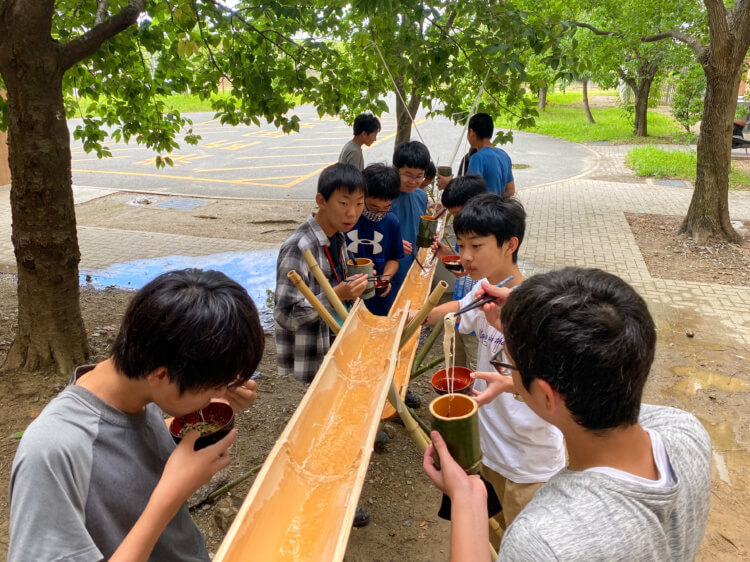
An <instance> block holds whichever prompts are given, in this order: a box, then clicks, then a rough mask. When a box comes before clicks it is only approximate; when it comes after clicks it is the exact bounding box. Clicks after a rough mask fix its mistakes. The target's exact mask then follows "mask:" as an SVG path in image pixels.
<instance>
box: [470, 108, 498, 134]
mask: <svg viewBox="0 0 750 562" xmlns="http://www.w3.org/2000/svg"><path fill="white" fill-rule="evenodd" d="M469 129H471V130H472V131H474V132H475V133H476V135H477V136H478V137H479V138H480V139H488V138H490V137H491V136H492V131H494V130H495V124H494V123H493V122H492V117H490V116H489V114H487V113H477V114H476V115H472V116H471V119H469Z"/></svg>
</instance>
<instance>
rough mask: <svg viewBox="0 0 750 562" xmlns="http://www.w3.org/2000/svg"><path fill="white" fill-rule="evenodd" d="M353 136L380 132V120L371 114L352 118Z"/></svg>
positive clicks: (361, 114)
mask: <svg viewBox="0 0 750 562" xmlns="http://www.w3.org/2000/svg"><path fill="white" fill-rule="evenodd" d="M352 128H353V129H354V136H355V137H356V136H357V135H358V134H360V133H368V134H369V133H374V132H375V131H379V130H380V119H378V118H377V117H375V116H374V115H373V114H372V113H360V114H359V115H357V117H355V118H354V125H353V127H352Z"/></svg>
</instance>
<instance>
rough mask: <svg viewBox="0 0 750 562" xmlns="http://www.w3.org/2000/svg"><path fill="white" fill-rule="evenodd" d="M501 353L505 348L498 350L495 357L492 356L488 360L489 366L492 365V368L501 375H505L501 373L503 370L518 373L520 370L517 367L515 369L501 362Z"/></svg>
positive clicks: (513, 366)
mask: <svg viewBox="0 0 750 562" xmlns="http://www.w3.org/2000/svg"><path fill="white" fill-rule="evenodd" d="M503 351H505V348H504V347H501V348H500V349H499V350H498V352H497V353H495V355H493V356H492V357H491V358H490V365H492V366H493V367H495V369H496V370H497V372H498V373H500V374H501V375H503V374H505V373H503V371H504V370H509V371H518V372H519V373H520V372H521V370H520V369H519V368H518V367H516V366H515V365H511V364H510V363H506V362H505V361H503V360H502V359H503Z"/></svg>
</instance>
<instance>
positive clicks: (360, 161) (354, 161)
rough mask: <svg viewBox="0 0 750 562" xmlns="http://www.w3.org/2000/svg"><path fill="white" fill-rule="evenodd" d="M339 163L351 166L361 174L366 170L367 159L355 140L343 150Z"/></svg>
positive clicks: (348, 143)
mask: <svg viewBox="0 0 750 562" xmlns="http://www.w3.org/2000/svg"><path fill="white" fill-rule="evenodd" d="M339 162H342V163H344V164H351V165H352V166H354V167H356V168H357V169H358V170H359V171H360V172H361V171H362V170H364V169H365V158H364V156H362V147H361V146H359V145H358V144H357V143H356V142H354V141H353V140H350V141H349V142H347V143H346V144H345V145H344V148H342V149H341V154H339Z"/></svg>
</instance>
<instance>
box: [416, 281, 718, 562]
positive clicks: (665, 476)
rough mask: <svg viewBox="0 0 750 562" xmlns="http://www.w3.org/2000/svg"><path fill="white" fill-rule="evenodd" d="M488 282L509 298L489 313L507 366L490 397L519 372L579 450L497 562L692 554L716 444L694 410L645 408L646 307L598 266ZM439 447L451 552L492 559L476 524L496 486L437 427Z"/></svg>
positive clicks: (513, 528)
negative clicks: (501, 337) (489, 486)
mask: <svg viewBox="0 0 750 562" xmlns="http://www.w3.org/2000/svg"><path fill="white" fill-rule="evenodd" d="M483 288H484V289H485V291H486V292H487V293H489V294H492V295H494V296H496V297H497V300H496V301H495V304H492V305H487V306H485V307H484V310H485V314H486V316H487V320H488V321H489V322H490V323H493V324H497V325H500V324H501V325H502V326H503V328H504V333H505V342H506V347H505V353H506V355H507V358H508V362H507V363H506V362H502V359H501V358H499V357H498V358H497V359H496V360H495V361H494V362H493V364H494V365H495V367H496V368H497V369H498V374H497V375H496V384H495V385H493V382H492V381H490V383H489V385H488V388H487V390H486V391H485V393H487V396H491V395H492V394H493V393H495V394H497V392H496V390H497V388H499V387H500V386H502V385H501V383H500V377H503V376H507V375H512V377H513V382H514V386H515V390H516V392H517V393H518V396H519V397H520V398H521V399H522V400H524V401H525V402H526V403H527V404H528V406H529V407H530V408H531V409H532V410H533V411H534V412H535V413H536V414H537V415H539V416H540V417H541V418H543V419H544V420H546V421H548V422H550V423H551V424H553V425H555V426H557V427H558V428H559V429H560V430H561V431H562V433H563V435H564V437H565V442H566V446H567V451H568V467H567V468H565V469H563V470H561V471H560V472H558V473H557V474H556V475H555V476H553V477H552V478H551V479H550V480H549V482H547V484H545V485H544V486H543V487H542V488H541V489H540V490H539V491H538V492H537V493H536V495H535V496H534V498H533V499H532V500H531V502H530V503H529V504H528V505H527V506H526V507H525V508H524V509H523V511H522V512H521V513H520V514H519V515H518V517H517V518H516V519H515V520H514V521H513V523H512V524H511V525H510V527H508V529H507V530H506V532H505V536H504V537H503V542H502V544H501V547H500V552H499V556H498V560H519V561H521V560H523V561H526V560H534V561H538V560H581V561H583V560H586V561H588V560H628V561H630V560H693V559H694V558H695V556H696V554H697V553H698V547H699V545H700V542H701V539H702V537H703V533H704V531H705V527H706V520H707V518H708V508H709V500H710V487H711V442H710V439H709V437H708V434H707V432H706V430H705V429H704V428H703V426H702V425H701V424H700V422H699V421H698V420H697V419H696V418H695V417H694V416H693V415H692V414H689V413H687V412H683V411H681V410H677V409H674V408H666V407H660V406H648V405H643V406H642V405H641V397H642V394H643V387H644V385H645V382H646V378H647V377H648V374H649V371H650V368H651V364H652V362H653V359H654V350H655V346H656V329H655V326H654V322H653V319H652V318H651V315H650V314H649V312H648V308H647V307H646V303H645V302H644V301H643V299H642V298H641V297H640V296H639V295H638V294H637V293H636V292H635V291H634V290H633V289H632V288H631V287H630V286H628V285H627V284H626V283H625V282H624V281H622V280H621V279H619V278H618V277H616V276H614V275H611V274H609V273H605V272H603V271H601V270H596V269H588V270H587V269H579V268H566V269H563V270H560V271H553V272H550V273H546V274H543V275H536V276H534V277H532V278H531V279H528V280H527V281H526V282H525V283H523V284H522V285H520V286H519V287H518V288H516V290H515V291H513V293H512V294H511V293H510V292H509V291H508V290H507V289H497V288H494V287H491V286H490V285H489V284H485V283H483ZM503 303H504V305H503V306H502V310H501V311H500V309H499V308H498V306H497V305H498V304H503ZM493 387H494V389H493ZM433 442H434V449H433V447H430V448H429V449H428V450H427V452H426V453H425V460H424V469H425V471H426V472H427V474H428V475H429V476H430V478H431V479H432V480H433V482H435V484H436V485H437V486H438V487H439V488H440V489H441V490H442V491H443V492H444V493H446V494H448V495H449V496H450V497H451V499H453V498H454V497H455V498H460V499H459V503H458V504H456V503H454V505H453V507H454V510H453V512H452V519H453V528H452V536H451V554H452V557H453V556H456V557H457V559H466V560H468V559H472V560H489V558H490V557H489V549H488V548H487V546H486V545H487V531H486V529H487V527H486V525H484V526H483V525H476V524H471V522H472V518H473V519H474V520H476V519H478V518H480V517H479V515H477V510H478V511H479V512H480V513H481V511H482V509H483V506H484V505H486V500H485V498H484V494H485V492H484V486H479V485H478V484H477V483H476V482H475V479H477V477H474V476H467V475H466V474H465V473H464V472H463V470H461V469H460V467H458V465H457V464H456V463H455V461H453V460H452V459H451V458H450V456H449V453H448V451H447V449H446V447H445V443H444V442H443V440H442V439H441V438H440V436H439V435H438V434H436V433H435V432H433ZM435 449H436V450H437V452H438V454H439V455H440V463H441V468H442V469H441V470H440V471H438V470H436V469H435V468H434V467H433V465H432V457H433V455H434V450H435ZM482 517H486V512H485V513H484V515H483V516H482Z"/></svg>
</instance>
